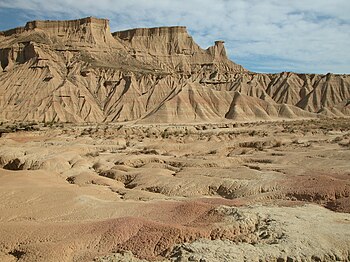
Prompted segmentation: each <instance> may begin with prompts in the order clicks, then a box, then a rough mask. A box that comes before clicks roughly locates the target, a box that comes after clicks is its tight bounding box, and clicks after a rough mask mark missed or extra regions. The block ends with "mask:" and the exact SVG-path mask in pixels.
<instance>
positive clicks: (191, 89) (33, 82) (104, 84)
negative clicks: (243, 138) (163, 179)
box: [0, 18, 350, 122]
mask: <svg viewBox="0 0 350 262" xmlns="http://www.w3.org/2000/svg"><path fill="white" fill-rule="evenodd" d="M0 40H1V41H0V65H1V68H0V70H1V72H0V120H1V121H13V120H35V121H63V122H64V121H70V122H103V121H113V122H116V121H132V120H137V121H143V122H196V121H197V122H202V121H207V122H210V121H224V120H226V119H229V120H245V121H254V120H259V119H272V120H273V119H288V118H300V117H303V118H310V117H317V116H319V115H325V116H331V117H334V116H342V117H343V116H349V115H350V109H349V106H350V105H349V100H350V76H349V75H333V74H328V75H315V74H313V75H308V74H294V73H286V72H284V73H280V74H257V73H252V72H248V71H247V70H245V69H244V68H243V67H242V66H240V65H237V64H235V63H233V62H232V61H230V60H229V59H228V58H227V55H226V51H225V47H224V42H223V41H216V42H215V44H214V45H213V46H211V47H209V48H208V49H202V48H201V47H199V46H198V45H197V44H196V43H195V42H194V40H193V39H192V37H191V36H190V35H189V34H188V33H187V30H186V28H185V27H158V28H141V29H132V30H126V31H122V32H116V33H113V36H112V34H111V33H110V29H109V23H108V20H106V19H97V18H84V19H79V20H70V21H33V22H28V23H27V24H26V25H25V26H24V27H22V28H16V29H12V30H8V31H4V32H0Z"/></svg>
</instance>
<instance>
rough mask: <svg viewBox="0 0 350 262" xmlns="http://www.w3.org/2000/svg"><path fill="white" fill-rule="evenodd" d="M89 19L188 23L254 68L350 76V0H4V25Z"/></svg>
mask: <svg viewBox="0 0 350 262" xmlns="http://www.w3.org/2000/svg"><path fill="white" fill-rule="evenodd" d="M87 16H95V17H99V18H108V19H109V20H110V25H111V31H112V32H114V31H119V30H124V29H130V28H136V27H157V26H176V25H181V26H186V27H187V29H188V32H189V33H190V34H191V35H192V37H193V38H194V40H195V41H196V42H197V43H198V44H199V45H200V46H201V47H202V48H207V47H209V46H211V45H213V44H214V41H215V40H224V41H225V46H226V51H227V54H228V56H229V58H230V59H231V60H233V61H234V62H236V63H238V64H241V65H243V66H244V67H245V68H247V69H249V70H251V71H254V72H271V73H274V72H282V71H293V72H300V73H328V72H332V73H340V74H344V73H346V74H348V73H350V0H143V1H141V0H81V1H78V0H0V30H5V29H10V28H14V27H18V26H23V25H24V24H25V23H26V22H27V21H31V20H38V19H50V20H56V19H59V20H63V19H78V18H82V17H87Z"/></svg>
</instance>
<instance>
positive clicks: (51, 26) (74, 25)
mask: <svg viewBox="0 0 350 262" xmlns="http://www.w3.org/2000/svg"><path fill="white" fill-rule="evenodd" d="M26 31H27V32H30V31H44V32H45V33H47V34H48V35H49V36H51V37H57V38H58V39H60V40H63V41H72V42H87V43H91V44H102V43H108V42H110V41H114V39H113V37H112V35H111V32H110V27H109V20H108V19H101V18H95V17H86V18H82V19H76V20H63V21H55V20H35V21H30V22H27V24H26V25H25V26H24V27H18V28H15V29H10V30H7V31H3V32H0V34H1V35H3V36H11V35H13V34H19V33H23V32H26Z"/></svg>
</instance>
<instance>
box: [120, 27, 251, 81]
mask: <svg viewBox="0 0 350 262" xmlns="http://www.w3.org/2000/svg"><path fill="white" fill-rule="evenodd" d="M113 36H115V37H116V38H120V39H121V40H123V42H124V43H125V44H126V45H127V46H128V47H129V48H130V52H131V54H132V55H133V56H134V57H136V58H138V59H139V60H141V61H146V62H149V63H152V64H154V65H156V66H159V67H160V68H165V69H168V70H171V69H175V70H176V71H177V72H178V73H188V74H193V73H197V72H198V71H200V70H201V69H202V68H203V67H204V66H206V67H208V66H210V67H211V68H212V69H221V70H224V71H229V72H243V71H246V70H245V69H244V68H243V67H242V66H240V65H237V64H235V63H233V62H231V61H230V60H229V59H228V58H227V56H226V51H225V47H224V42H223V41H216V42H215V45H214V46H211V47H209V48H208V49H206V50H203V49H202V48H200V47H199V46H198V45H197V44H196V43H195V42H194V40H193V39H192V37H191V36H190V35H189V34H188V33H187V29H186V27H183V26H176V27H156V28H138V29H132V30H126V31H121V32H115V33H113Z"/></svg>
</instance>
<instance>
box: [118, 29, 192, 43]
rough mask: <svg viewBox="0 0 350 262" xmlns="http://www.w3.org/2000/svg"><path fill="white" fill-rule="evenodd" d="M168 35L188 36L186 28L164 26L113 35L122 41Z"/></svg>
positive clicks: (130, 30) (131, 30) (125, 31)
mask: <svg viewBox="0 0 350 262" xmlns="http://www.w3.org/2000/svg"><path fill="white" fill-rule="evenodd" d="M167 34H188V33H187V30H186V27H185V26H164V27H152V28H134V29H129V30H124V31H119V32H115V33H113V36H117V37H119V38H120V39H122V40H131V39H132V38H133V37H137V36H148V37H150V36H161V35H167Z"/></svg>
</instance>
